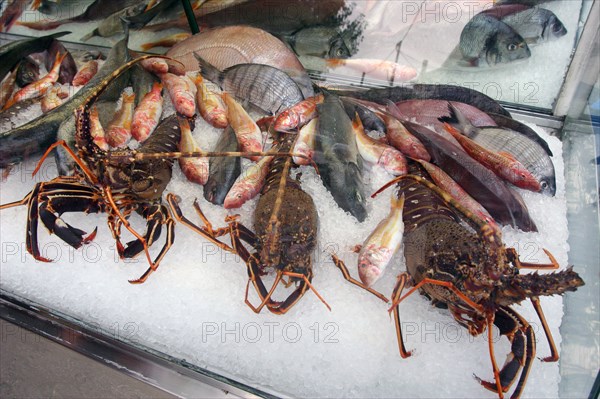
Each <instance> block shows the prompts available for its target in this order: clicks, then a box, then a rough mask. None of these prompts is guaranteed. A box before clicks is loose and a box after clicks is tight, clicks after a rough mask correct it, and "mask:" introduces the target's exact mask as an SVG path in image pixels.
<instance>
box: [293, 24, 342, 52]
mask: <svg viewBox="0 0 600 399" xmlns="http://www.w3.org/2000/svg"><path fill="white" fill-rule="evenodd" d="M284 39H285V41H286V42H287V43H288V44H289V45H290V46H292V48H293V49H294V51H295V52H296V54H298V55H299V56H306V55H308V56H313V57H321V58H349V57H350V56H351V55H352V53H351V51H350V49H349V48H348V46H347V45H346V43H345V41H344V37H343V35H342V34H341V33H340V30H339V28H338V27H335V26H308V27H305V28H302V29H300V30H299V31H297V32H294V33H293V34H292V35H290V36H284Z"/></svg>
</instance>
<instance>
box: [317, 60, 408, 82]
mask: <svg viewBox="0 0 600 399" xmlns="http://www.w3.org/2000/svg"><path fill="white" fill-rule="evenodd" d="M325 64H326V65H327V66H328V67H329V68H339V67H347V68H349V69H352V70H354V71H357V72H360V73H363V74H365V76H367V77H370V78H374V79H382V80H386V81H389V82H409V81H411V80H413V79H414V78H416V77H417V70H416V69H415V68H413V67H411V66H407V65H400V64H398V63H396V62H393V61H386V60H378V59H369V58H352V59H343V58H329V59H326V60H325Z"/></svg>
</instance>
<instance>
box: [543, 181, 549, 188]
mask: <svg viewBox="0 0 600 399" xmlns="http://www.w3.org/2000/svg"><path fill="white" fill-rule="evenodd" d="M541 185H542V189H546V188H548V183H547V182H545V181H543V182H542V184H541Z"/></svg>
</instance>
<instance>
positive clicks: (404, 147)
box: [381, 113, 431, 161]
mask: <svg viewBox="0 0 600 399" xmlns="http://www.w3.org/2000/svg"><path fill="white" fill-rule="evenodd" d="M381 116H382V118H383V120H384V122H385V124H386V131H387V133H386V137H387V139H388V142H389V143H390V144H391V145H392V146H394V147H395V148H397V149H398V150H399V151H400V152H401V153H403V154H404V155H406V156H407V157H411V158H412V159H422V160H424V161H430V160H431V156H430V155H429V153H428V152H427V149H426V148H425V146H424V145H423V143H421V142H420V141H419V139H417V138H416V137H415V136H413V135H412V134H410V132H409V131H408V130H407V129H406V128H405V127H404V125H403V124H402V123H401V122H400V121H399V120H398V119H396V118H394V117H393V116H391V115H389V114H386V113H382V114H381Z"/></svg>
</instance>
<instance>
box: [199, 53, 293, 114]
mask: <svg viewBox="0 0 600 399" xmlns="http://www.w3.org/2000/svg"><path fill="white" fill-rule="evenodd" d="M194 55H195V56H196V59H197V60H198V63H199V64H200V68H201V72H202V76H204V77H205V78H206V79H208V80H210V81H212V82H213V83H216V84H218V85H219V87H221V89H223V90H224V91H226V92H228V93H231V94H232V95H233V96H235V97H237V98H238V99H240V100H241V101H244V102H248V103H249V104H251V105H253V106H255V107H257V108H259V109H261V110H263V111H265V112H268V113H270V114H273V115H274V114H277V113H279V112H280V111H283V110H284V109H286V108H289V107H291V106H292V105H295V104H297V103H298V102H300V101H302V100H304V96H303V95H302V91H300V88H299V87H298V85H297V84H296V82H294V81H293V80H292V78H290V77H289V75H287V74H286V73H285V72H283V71H282V70H280V69H277V68H274V67H272V66H268V65H261V64H239V65H234V66H232V67H230V68H227V69H225V70H224V71H219V70H218V69H217V68H215V67H214V66H212V65H211V64H209V63H208V62H206V61H205V60H204V59H203V58H202V57H200V56H199V55H197V54H195V53H194Z"/></svg>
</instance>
